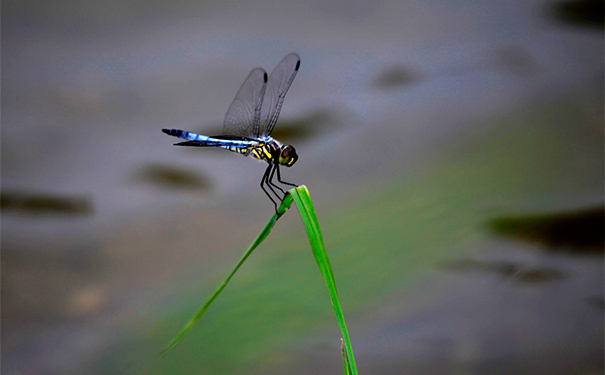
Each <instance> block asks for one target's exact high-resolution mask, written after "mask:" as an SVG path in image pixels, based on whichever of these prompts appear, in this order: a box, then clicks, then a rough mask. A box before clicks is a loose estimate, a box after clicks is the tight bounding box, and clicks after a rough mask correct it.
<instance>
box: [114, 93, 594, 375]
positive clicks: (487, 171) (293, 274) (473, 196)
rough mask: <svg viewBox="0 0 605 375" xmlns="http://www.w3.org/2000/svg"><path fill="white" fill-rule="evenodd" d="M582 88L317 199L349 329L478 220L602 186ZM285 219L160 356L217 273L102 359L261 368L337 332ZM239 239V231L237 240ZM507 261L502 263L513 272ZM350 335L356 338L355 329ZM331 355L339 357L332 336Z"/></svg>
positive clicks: (535, 274) (166, 369)
mask: <svg viewBox="0 0 605 375" xmlns="http://www.w3.org/2000/svg"><path fill="white" fill-rule="evenodd" d="M578 100H580V99H578V96H576V95H574V96H570V97H566V98H563V99H562V100H561V101H558V102H552V103H546V104H544V103H542V104H540V105H534V106H533V107H526V108H523V109H522V110H520V111H519V112H518V113H515V114H510V115H507V116H505V117H501V118H489V119H485V120H484V121H482V122H480V123H478V124H476V126H475V129H476V131H475V132H472V133H471V132H468V133H465V134H458V135H457V136H456V137H454V136H452V135H448V137H447V140H446V139H444V141H443V144H441V145H433V146H437V147H435V153H434V154H433V155H432V156H431V157H430V158H428V159H427V160H426V161H425V163H424V164H423V165H422V168H418V169H417V170H418V171H419V172H418V173H417V174H416V175H415V176H413V177H410V176H409V174H405V173H404V172H403V170H401V172H398V171H399V170H400V169H398V168H397V166H396V165H393V173H394V177H392V178H390V179H387V180H384V181H380V185H379V186H378V187H377V185H376V181H368V183H367V189H366V193H364V194H363V195H359V196H357V197H350V196H349V197H348V199H347V200H346V201H338V200H332V202H330V203H326V204H325V205H324V206H321V207H320V206H318V207H317V209H318V211H319V212H318V214H319V222H320V224H321V228H322V233H323V236H324V240H325V246H326V250H327V252H328V255H329V256H330V261H331V264H332V268H333V270H334V277H335V280H336V285H337V288H338V291H339V296H340V299H341V303H342V307H343V311H344V313H345V315H346V316H347V317H348V319H350V320H349V325H350V329H351V330H355V326H354V322H355V317H356V316H359V315H362V314H363V313H364V312H366V311H369V310H373V309H375V304H377V303H380V301H381V298H383V297H385V296H388V295H389V294H391V293H393V291H401V288H404V287H405V286H406V285H411V282H412V281H413V280H414V279H415V278H417V277H420V276H422V275H424V274H425V272H426V270H428V269H431V268H432V267H433V265H434V264H435V263H436V262H438V261H439V260H441V259H443V258H444V257H446V256H451V255H452V254H454V255H455V254H461V253H467V254H468V253H469V252H473V251H475V250H476V249H479V248H484V246H485V244H486V241H489V236H487V235H486V234H485V233H484V231H482V228H483V225H484V223H485V222H486V220H488V219H490V218H493V217H494V216H502V215H503V213H505V212H511V210H514V209H515V208H519V209H521V208H523V207H527V206H528V205H529V206H530V207H534V208H539V207H549V206H551V205H552V204H553V201H554V202H556V201H557V199H559V200H560V199H565V198H566V197H569V196H572V197H573V196H578V195H585V194H594V193H595V192H599V191H602V189H603V148H602V137H601V138H598V137H596V136H595V135H596V134H602V118H603V116H602V100H601V99H598V100H592V99H591V100H586V101H585V102H579V101H578ZM587 108H588V109H589V110H587ZM595 108H596V112H595V110H593V109H595ZM595 113H596V115H595ZM398 173H401V174H400V175H398ZM343 192H344V193H345V194H346V193H347V191H346V187H344V186H343ZM310 193H311V196H313V189H312V187H311V190H310ZM343 196H344V194H343ZM342 199H344V198H342ZM289 214H290V215H295V214H296V213H295V212H292V211H291V212H289ZM259 222H264V219H263V220H260V221H259ZM285 222H289V221H287V220H285V219H283V220H282V221H280V223H278V225H277V226H276V228H275V229H274V231H273V233H272V234H271V235H270V236H269V237H268V238H267V240H266V241H265V242H264V243H263V245H262V246H261V248H260V249H258V250H257V251H256V252H255V254H254V256H252V257H250V259H249V260H248V261H247V262H246V264H245V265H244V266H243V267H242V268H241V269H240V271H239V272H238V274H237V275H236V276H235V277H234V278H233V280H232V281H231V283H230V284H229V286H228V287H227V288H226V289H225V291H224V292H223V294H221V296H220V298H218V299H217V300H216V301H215V302H214V304H213V305H212V308H210V309H209V310H208V312H207V315H205V316H204V318H203V319H201V320H200V322H199V323H198V325H197V326H196V330H195V331H194V332H192V333H191V334H190V335H189V336H188V338H187V342H186V343H183V344H182V345H180V346H179V347H177V348H175V350H174V351H173V352H171V353H170V354H169V355H168V356H166V357H164V358H163V359H162V360H158V357H157V353H158V350H160V349H161V348H162V347H163V345H164V344H165V343H166V342H167V341H168V340H169V339H170V338H171V337H172V335H173V334H174V332H176V331H178V330H179V329H180V328H181V325H182V322H183V321H186V320H187V319H189V318H190V317H191V314H192V313H194V312H195V311H196V310H197V308H198V307H199V304H200V303H201V302H202V301H204V300H205V298H207V296H208V295H209V294H210V293H212V290H213V289H214V287H215V285H217V284H218V283H219V281H220V278H216V279H213V280H209V279H207V278H204V277H203V275H202V276H199V275H195V277H198V278H199V280H200V288H199V289H197V290H195V291H185V293H184V294H185V295H186V297H183V298H181V299H180V300H179V301H178V302H175V301H172V302H171V305H172V306H174V307H173V310H170V311H168V310H164V311H165V315H164V316H158V317H157V321H156V324H155V325H154V326H151V327H145V328H144V331H143V332H142V333H141V334H140V336H139V337H138V339H137V340H136V342H130V343H129V345H128V346H127V348H126V347H125V348H122V349H124V350H123V351H122V350H121V351H120V352H119V353H120V354H119V355H115V354H114V355H113V356H111V355H110V358H111V359H110V360H109V359H108V358H106V361H105V362H104V365H106V364H107V362H111V363H114V364H115V366H116V369H118V370H120V371H118V372H128V371H126V370H125V369H124V367H122V365H120V363H140V362H145V363H147V364H148V367H147V368H146V369H147V370H153V373H166V374H178V373H192V372H195V373H212V374H226V373H235V372H246V373H261V372H267V371H269V370H274V369H275V368H280V369H282V372H286V373H287V372H288V369H287V368H284V367H283V366H284V365H285V364H288V363H290V362H288V358H289V351H288V349H287V348H288V347H290V348H291V347H292V343H294V342H297V341H298V340H301V338H303V340H304V338H305V337H307V338H308V337H312V336H322V335H324V334H325V333H326V332H330V330H332V331H331V332H334V334H335V335H337V334H338V333H337V332H338V330H337V325H336V323H335V322H334V319H333V315H332V311H331V306H330V300H329V298H328V296H327V293H326V288H325V285H324V284H323V281H322V279H321V275H320V273H319V272H318V271H317V268H316V267H317V266H316V264H315V262H314V260H313V256H312V255H311V251H310V249H309V244H308V241H307V238H306V236H305V235H304V233H303V230H302V224H300V223H298V222H297V221H294V222H295V223H296V225H297V226H300V227H297V228H290V227H284V226H283V223H285ZM260 225H261V224H259V228H260ZM200 230H202V229H200ZM246 246H247V244H241V249H242V253H243V251H244V249H245V247H246ZM220 250H221V249H216V251H220ZM167 251H170V249H167ZM235 261H236V260H235V259H234V263H235ZM504 266H505V267H502V265H500V266H499V269H500V271H498V272H513V270H511V269H510V267H508V266H506V265H504ZM507 267H508V268H507ZM503 270H508V271H503ZM530 270H531V269H530ZM226 272H228V270H225V273H226ZM192 276H193V275H192ZM564 276H565V275H563V274H560V273H557V271H556V270H554V272H553V270H534V271H531V272H529V273H525V274H524V275H523V277H522V279H521V280H522V282H525V283H532V282H533V283H538V282H540V280H555V279H557V278H561V277H564ZM351 339H352V343H353V346H354V347H355V346H356V342H355V337H352V338H351ZM333 355H334V360H335V361H339V360H340V352H339V348H338V343H337V342H335V343H334V353H333ZM141 368H143V369H145V367H144V366H139V367H138V369H141ZM265 370H266V371H265ZM138 372H144V370H139V371H138Z"/></svg>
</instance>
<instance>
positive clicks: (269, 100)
mask: <svg viewBox="0 0 605 375" xmlns="http://www.w3.org/2000/svg"><path fill="white" fill-rule="evenodd" d="M299 67H300V56H298V54H296V53H291V54H289V55H288V56H286V57H284V59H283V60H282V61H281V62H280V63H279V65H277V67H276V68H275V69H274V70H273V71H272V72H271V75H270V76H269V81H268V83H267V90H266V93H265V100H264V102H263V109H262V114H261V121H260V124H261V126H260V133H258V134H255V136H264V135H270V134H271V132H272V131H273V128H274V127H275V123H277V118H278V117H279V112H280V111H281V106H282V104H283V102H284V97H285V96H286V93H287V92H288V89H289V88H290V85H291V84H292V81H293V80H294V77H296V73H297V72H298V68H299Z"/></svg>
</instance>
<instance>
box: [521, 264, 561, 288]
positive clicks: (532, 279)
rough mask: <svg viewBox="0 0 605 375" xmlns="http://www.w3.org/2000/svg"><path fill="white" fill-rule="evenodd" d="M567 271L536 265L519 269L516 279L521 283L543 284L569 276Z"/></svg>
mask: <svg viewBox="0 0 605 375" xmlns="http://www.w3.org/2000/svg"><path fill="white" fill-rule="evenodd" d="M567 276H568V275H567V273H565V272H563V271H560V270H558V269H556V268H553V267H535V268H528V269H524V270H521V271H519V272H518V273H517V274H516V275H515V277H514V281H515V282H517V283H520V284H542V283H547V282H551V281H557V280H563V279H565V278H567Z"/></svg>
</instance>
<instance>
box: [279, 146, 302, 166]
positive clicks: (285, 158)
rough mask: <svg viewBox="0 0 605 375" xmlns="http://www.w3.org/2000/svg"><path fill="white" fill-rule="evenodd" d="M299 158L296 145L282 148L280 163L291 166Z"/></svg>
mask: <svg viewBox="0 0 605 375" xmlns="http://www.w3.org/2000/svg"><path fill="white" fill-rule="evenodd" d="M296 160H298V155H296V150H295V149H294V147H292V146H290V145H288V146H285V147H283V148H282V150H281V154H280V155H279V163H280V164H282V165H285V166H286V167H291V166H292V165H293V164H294V163H296Z"/></svg>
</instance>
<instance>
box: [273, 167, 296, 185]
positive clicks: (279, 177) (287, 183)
mask: <svg viewBox="0 0 605 375" xmlns="http://www.w3.org/2000/svg"><path fill="white" fill-rule="evenodd" d="M277 181H279V182H281V183H282V184H285V185H290V186H294V187H298V185H296V184H291V183H289V182H286V181H282V180H281V176H280V175H279V165H277Z"/></svg>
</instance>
